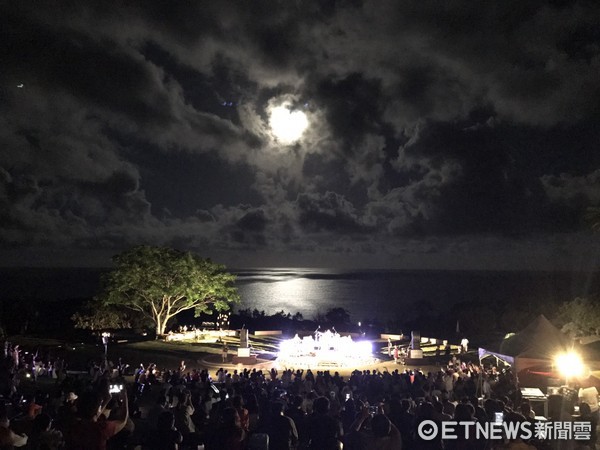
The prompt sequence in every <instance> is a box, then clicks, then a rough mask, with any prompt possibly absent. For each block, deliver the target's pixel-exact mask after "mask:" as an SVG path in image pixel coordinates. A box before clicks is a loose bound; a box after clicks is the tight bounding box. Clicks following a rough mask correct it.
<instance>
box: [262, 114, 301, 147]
mask: <svg viewBox="0 0 600 450" xmlns="http://www.w3.org/2000/svg"><path fill="white" fill-rule="evenodd" d="M269 124H270V125H271V130H273V134H274V135H275V137H276V138H277V139H278V140H279V141H281V142H283V143H292V142H295V141H297V140H298V139H300V137H301V136H302V133H304V130H306V127H307V126H308V118H307V117H306V114H304V113H303V112H302V111H291V110H290V109H288V107H287V106H286V105H282V106H277V107H275V108H273V109H271V115H270V119H269Z"/></svg>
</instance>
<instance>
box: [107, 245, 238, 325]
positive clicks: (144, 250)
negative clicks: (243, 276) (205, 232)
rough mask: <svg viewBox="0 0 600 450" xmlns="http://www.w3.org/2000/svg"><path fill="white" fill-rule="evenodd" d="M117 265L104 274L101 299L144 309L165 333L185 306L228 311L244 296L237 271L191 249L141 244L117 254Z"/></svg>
mask: <svg viewBox="0 0 600 450" xmlns="http://www.w3.org/2000/svg"><path fill="white" fill-rule="evenodd" d="M113 260H114V262H115V269H114V270H113V271H111V272H109V273H108V274H107V275H106V277H105V278H104V291H103V293H102V295H100V296H99V298H98V299H99V300H100V301H101V302H102V303H103V304H104V305H105V306H116V307H123V308H128V309H131V310H133V311H138V312H139V313H141V314H143V315H144V316H145V317H147V318H148V319H150V320H151V321H152V323H153V324H154V325H155V328H156V334H157V336H158V335H161V334H164V333H165V327H166V325H167V322H168V321H169V319H171V318H173V317H175V316H176V315H177V314H179V313H180V312H182V311H186V310H191V309H193V310H194V311H195V314H196V316H198V315H200V314H201V313H211V312H213V311H226V310H228V309H229V308H230V305H231V304H232V303H234V302H237V301H239V295H238V293H237V288H236V287H235V286H234V284H233V283H234V281H235V276H234V275H232V274H230V273H228V272H226V271H225V266H223V265H220V264H216V263H213V262H212V261H210V260H209V259H203V258H200V257H199V256H197V255H195V254H193V253H190V252H180V251H178V250H174V249H171V248H164V247H150V246H139V247H135V248H133V249H131V250H129V251H126V252H124V253H121V254H119V255H117V256H115V257H114V258H113Z"/></svg>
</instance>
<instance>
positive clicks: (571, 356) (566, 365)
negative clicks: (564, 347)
mask: <svg viewBox="0 0 600 450" xmlns="http://www.w3.org/2000/svg"><path fill="white" fill-rule="evenodd" d="M555 361H556V368H557V369H558V371H559V372H560V373H561V375H562V376H563V377H565V378H567V379H568V378H573V377H579V376H581V375H583V371H584V366H583V361H582V360H581V357H580V356H579V355H578V354H577V353H575V352H567V353H561V354H559V355H557V356H556V359H555Z"/></svg>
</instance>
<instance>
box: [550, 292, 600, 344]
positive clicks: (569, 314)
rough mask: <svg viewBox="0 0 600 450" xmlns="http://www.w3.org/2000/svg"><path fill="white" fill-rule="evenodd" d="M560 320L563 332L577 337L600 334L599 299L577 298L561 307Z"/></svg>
mask: <svg viewBox="0 0 600 450" xmlns="http://www.w3.org/2000/svg"><path fill="white" fill-rule="evenodd" d="M558 318H559V319H560V320H561V321H562V323H563V331H564V332H567V333H570V334H573V335H575V336H586V335H593V334H596V335H597V334H600V304H599V303H598V299H597V298H593V299H590V298H580V297H578V298H576V299H574V300H571V301H569V302H565V303H563V304H562V305H561V307H560V308H559V311H558Z"/></svg>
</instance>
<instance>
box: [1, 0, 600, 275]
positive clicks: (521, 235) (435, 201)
mask: <svg viewBox="0 0 600 450" xmlns="http://www.w3.org/2000/svg"><path fill="white" fill-rule="evenodd" d="M66 3H74V4H72V5H70V6H67V5H66ZM117 5H118V6H117ZM599 23H600V4H599V3H598V2H597V1H595V0H590V1H560V0H555V1H545V2H542V1H536V0H532V1H522V0H510V1H509V0H506V1H496V2H484V3H481V2H473V1H437V0H436V1H423V0H415V1H383V0H372V1H366V0H365V1H359V0H354V1H351V0H349V1H326V0H321V1H308V0H285V1H284V0H268V1H266V0H252V1H238V2H233V1H229V2H228V1H171V2H155V1H149V0H145V1H139V2H135V1H129V2H117V3H115V4H114V5H112V6H111V4H110V3H109V2H105V1H98V2H93V1H80V2H27V1H19V2H16V1H15V2H8V1H7V2H2V4H1V5H0V37H1V41H0V44H1V45H0V148H1V150H0V265H5V266H7V265H8V266H55V265H59V266H61V265H72V266H88V265H92V266H96V265H108V264H109V257H110V256H111V255H113V254H115V253H117V252H119V251H121V250H123V249H126V248H129V247H130V246H132V245H136V244H142V243H145V244H156V245H166V246H172V247H176V248H179V249H182V250H192V251H195V252H198V253H199V254H201V255H202V256H207V257H211V258H213V259H214V260H216V261H219V262H223V263H226V264H227V265H228V266H230V267H249V266H322V267H334V268H428V269H431V268H433V269H438V268H439V269H568V270H581V269H584V270H590V269H594V268H596V267H597V266H598V262H599V260H600V259H599V254H600V250H599V247H600V235H597V234H596V235H594V234H593V233H592V232H591V231H590V227H589V224H586V223H585V221H584V220H583V214H584V213H585V210H586V208H587V207H589V206H593V205H598V204H599V203H600V151H599V148H598V147H599V143H600V124H599V122H600V120H599V119H600V28H599V27H598V24H599ZM282 105H283V106H284V107H285V108H287V109H284V111H286V113H287V114H288V116H289V112H291V111H293V112H294V113H295V114H297V115H299V116H302V114H304V117H305V119H306V120H307V121H308V126H307V128H306V130H305V131H304V133H303V134H302V135H301V136H300V138H299V139H298V140H290V141H287V140H285V139H284V138H282V137H281V136H279V137H278V135H276V134H275V133H274V131H273V127H272V125H273V124H272V121H271V118H272V114H273V111H274V110H275V109H276V108H277V107H279V106H282ZM280 111H281V110H280ZM298 112H301V113H302V114H299V113H298Z"/></svg>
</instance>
